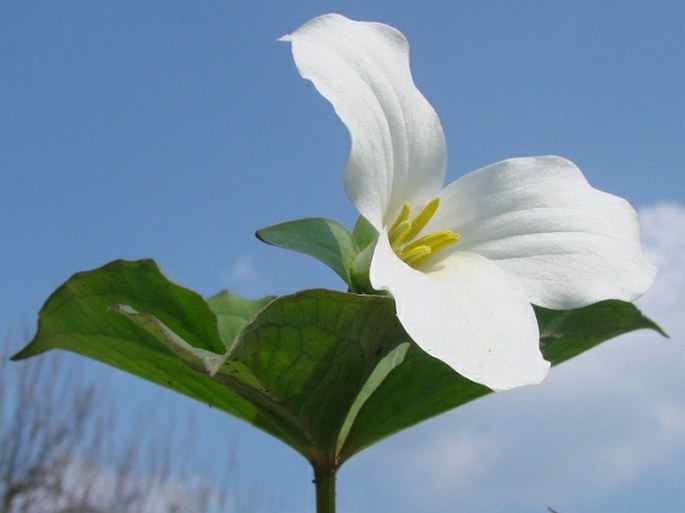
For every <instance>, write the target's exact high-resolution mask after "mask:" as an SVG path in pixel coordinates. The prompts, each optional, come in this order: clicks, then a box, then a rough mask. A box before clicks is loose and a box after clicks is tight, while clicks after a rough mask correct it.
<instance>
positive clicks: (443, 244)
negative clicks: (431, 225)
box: [431, 232, 461, 253]
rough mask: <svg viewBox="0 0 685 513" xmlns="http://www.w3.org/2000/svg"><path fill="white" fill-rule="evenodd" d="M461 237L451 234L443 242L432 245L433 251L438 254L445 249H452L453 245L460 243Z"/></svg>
mask: <svg viewBox="0 0 685 513" xmlns="http://www.w3.org/2000/svg"><path fill="white" fill-rule="evenodd" d="M459 239H461V236H460V235H459V234H458V233H453V232H449V236H445V237H444V238H443V239H442V240H439V241H436V242H435V243H433V244H431V251H432V252H433V253H437V252H438V251H442V250H443V249H445V248H448V247H450V246H451V245H452V244H455V243H457V242H459Z"/></svg>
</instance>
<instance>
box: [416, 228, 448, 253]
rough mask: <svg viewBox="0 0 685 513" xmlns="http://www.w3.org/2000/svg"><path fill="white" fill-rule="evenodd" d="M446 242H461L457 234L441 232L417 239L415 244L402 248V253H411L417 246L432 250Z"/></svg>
mask: <svg viewBox="0 0 685 513" xmlns="http://www.w3.org/2000/svg"><path fill="white" fill-rule="evenodd" d="M445 240H447V241H453V242H456V241H458V240H459V236H458V235H457V234H455V233H452V232H451V231H449V230H441V231H439V232H435V233H431V234H430V235H426V236H425V237H421V238H420V239H416V240H415V241H414V242H410V243H409V244H407V245H405V246H404V247H403V248H402V252H405V251H411V250H412V249H414V248H415V247H417V246H428V247H430V248H431V250H432V249H433V248H434V247H436V246H437V245H439V244H441V243H442V242H444V241H445ZM450 244H451V242H450Z"/></svg>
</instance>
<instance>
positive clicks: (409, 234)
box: [388, 198, 461, 269]
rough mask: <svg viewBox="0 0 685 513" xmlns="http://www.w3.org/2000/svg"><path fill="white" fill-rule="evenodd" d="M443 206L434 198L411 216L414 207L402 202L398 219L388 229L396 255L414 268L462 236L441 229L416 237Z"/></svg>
mask: <svg viewBox="0 0 685 513" xmlns="http://www.w3.org/2000/svg"><path fill="white" fill-rule="evenodd" d="M439 206H440V200H439V199H438V198H435V199H434V200H432V201H429V202H428V203H427V204H426V206H424V207H423V209H422V210H421V212H419V213H418V214H417V215H416V217H414V218H413V219H410V217H411V207H410V206H409V205H407V204H406V203H405V204H404V205H402V208H401V209H400V213H399V215H398V216H397V219H396V220H395V222H394V223H393V224H392V226H391V227H390V229H389V230H388V239H390V246H391V247H392V249H393V251H394V252H395V254H396V255H397V256H398V257H400V258H401V259H402V260H403V261H404V262H406V263H407V264H408V265H410V266H412V267H413V268H414V269H418V267H419V266H420V265H421V264H422V263H424V262H425V261H426V260H428V259H429V258H431V257H433V256H435V255H436V254H437V253H439V252H440V251H442V250H443V249H445V248H447V247H449V246H451V245H452V244H455V243H456V242H457V241H458V240H459V239H460V238H461V237H460V236H459V234H457V233H454V232H452V231H450V230H440V231H437V232H434V233H431V234H428V235H425V236H423V237H421V238H419V239H416V236H417V235H418V234H419V232H420V231H421V230H422V229H423V227H424V226H426V223H428V221H430V219H431V218H432V217H433V215H434V214H435V212H436V211H437V210H438V207H439Z"/></svg>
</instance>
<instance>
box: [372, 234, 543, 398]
mask: <svg viewBox="0 0 685 513" xmlns="http://www.w3.org/2000/svg"><path fill="white" fill-rule="evenodd" d="M370 277H371V283H372V284H373V286H374V287H376V288H377V289H384V290H388V291H389V292H390V293H391V294H392V296H393V297H394V298H395V303H396V308H397V317H398V318H399V319H400V321H401V322H402V326H404V328H405V330H406V331H407V333H408V334H409V335H410V336H411V337H412V339H414V341H415V342H416V343H417V344H418V345H419V346H420V347H421V348H422V349H423V350H425V351H426V352H427V353H429V354H430V355H432V356H434V357H436V358H439V359H440V360H442V361H443V362H445V363H446V364H448V365H449V366H450V367H452V368H453V369H454V370H455V371H457V372H458V373H459V374H461V375H462V376H465V377H466V378H468V379H470V380H472V381H475V382H477V383H481V384H483V385H486V386H488V387H490V388H492V389H493V390H507V389H511V388H514V387H518V386H522V385H528V384H536V383H539V382H541V381H542V380H543V378H544V377H545V375H546V374H547V371H548V369H549V363H548V362H547V361H545V360H544V359H543V358H542V355H541V353H540V350H539V332H538V325H537V321H536V318H535V314H534V312H533V309H532V307H531V306H530V304H529V303H528V300H527V298H526V296H525V294H524V292H523V291H522V290H521V289H520V288H519V287H518V284H517V283H515V282H514V280H512V278H511V277H510V276H509V275H508V274H507V273H506V272H504V271H502V270H501V269H500V268H499V267H498V266H497V265H495V264H493V263H491V262H489V261H488V260H487V259H485V258H483V257H481V256H479V255H476V254H473V253H463V252H455V253H452V254H451V255H449V256H448V257H447V258H445V259H443V260H442V261H440V262H438V263H437V264H434V265H433V267H432V268H428V269H427V272H426V273H423V272H420V271H417V270H415V269H413V268H411V267H409V266H408V265H406V264H405V263H404V262H402V261H401V260H400V259H399V258H397V256H395V254H394V253H393V251H392V249H391V248H390V245H389V244H388V241H387V236H386V234H385V233H383V234H381V236H380V237H379V241H378V243H377V246H376V251H375V253H374V257H373V260H372V264H371V272H370Z"/></svg>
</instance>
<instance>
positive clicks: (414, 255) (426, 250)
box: [400, 246, 431, 265]
mask: <svg viewBox="0 0 685 513" xmlns="http://www.w3.org/2000/svg"><path fill="white" fill-rule="evenodd" d="M430 254H431V248H430V247H428V246H418V247H416V248H414V249H412V250H411V251H407V252H406V253H405V252H402V256H401V257H400V258H402V260H404V261H405V262H406V263H407V264H408V265H413V264H414V262H416V261H417V260H419V259H425V258H428V257H429V256H430Z"/></svg>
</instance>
